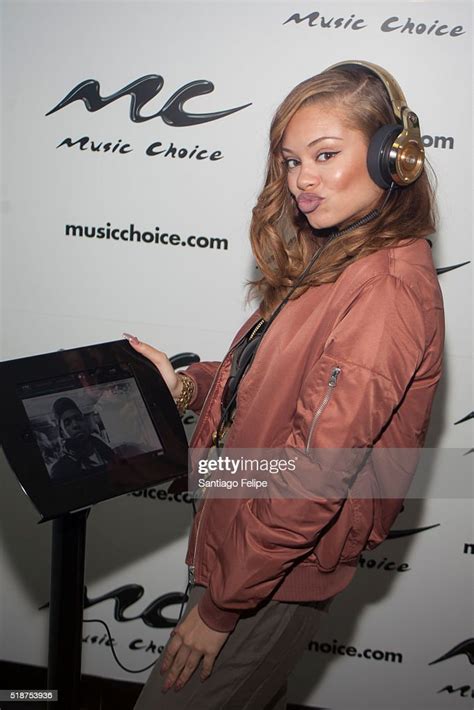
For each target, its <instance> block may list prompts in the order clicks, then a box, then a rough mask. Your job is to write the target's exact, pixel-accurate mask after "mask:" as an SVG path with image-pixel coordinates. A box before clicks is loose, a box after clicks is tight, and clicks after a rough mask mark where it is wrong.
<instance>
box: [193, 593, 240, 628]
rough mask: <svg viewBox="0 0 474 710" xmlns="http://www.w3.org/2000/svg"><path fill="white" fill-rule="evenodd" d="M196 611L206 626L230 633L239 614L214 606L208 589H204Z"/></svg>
mask: <svg viewBox="0 0 474 710" xmlns="http://www.w3.org/2000/svg"><path fill="white" fill-rule="evenodd" d="M198 612H199V616H200V617H201V619H202V620H203V621H204V623H205V624H206V626H209V628H210V629H214V631H221V632H223V633H230V632H231V631H233V630H234V629H235V625H236V624H237V622H238V620H239V618H240V614H239V613H238V612H237V611H227V610H225V609H221V608H220V607H218V606H216V605H215V604H214V602H213V601H212V598H211V594H210V592H209V589H206V591H205V592H204V595H203V596H202V597H201V599H200V601H199V604H198Z"/></svg>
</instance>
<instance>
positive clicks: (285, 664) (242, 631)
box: [134, 586, 332, 710]
mask: <svg viewBox="0 0 474 710" xmlns="http://www.w3.org/2000/svg"><path fill="white" fill-rule="evenodd" d="M204 591H205V588H204V587H200V586H195V587H193V589H192V591H191V594H190V597H189V602H188V604H187V606H186V612H185V615H186V614H187V613H188V612H189V610H190V609H191V608H192V607H193V606H195V604H197V603H198V601H199V599H200V598H201V596H202V594H203V593H204ZM331 601H332V599H327V600H325V601H324V602H316V603H315V604H296V603H291V604H290V603H286V602H277V601H270V602H268V603H267V604H265V605H264V606H263V607H261V608H260V609H259V610H258V611H256V612H255V613H252V614H249V615H246V616H242V617H241V618H240V619H239V621H238V623H237V626H236V627H235V629H234V631H233V632H232V633H231V634H230V636H229V638H228V639H227V641H226V643H225V644H224V646H223V647H222V649H221V652H220V653H219V655H218V657H217V659H216V661H215V663H214V668H213V671H212V674H211V675H210V677H209V678H208V679H207V680H205V681H204V682H201V680H200V678H199V669H196V671H195V672H194V673H193V675H192V676H191V678H190V680H189V681H188V682H187V683H186V685H185V686H184V687H183V688H182V689H181V690H179V691H177V692H175V691H174V690H173V688H171V690H169V691H168V692H167V693H166V694H163V693H162V692H161V689H162V684H163V680H164V678H163V677H162V676H161V675H160V673H159V662H158V661H157V663H156V665H155V666H154V667H153V670H152V672H151V674H150V677H149V678H148V681H147V682H146V684H145V686H144V687H143V690H142V692H141V694H140V697H139V698H138V700H137V703H136V705H135V708H134V710H191V709H192V710H284V709H285V708H286V683H287V678H288V675H289V673H290V672H291V670H292V669H293V667H294V666H295V665H296V662H297V661H298V659H299V657H300V656H301V654H302V653H303V651H304V650H305V648H306V647H307V645H308V643H309V641H310V640H311V639H312V638H313V637H314V636H315V634H316V633H317V632H318V630H319V627H320V625H321V621H322V620H323V619H324V614H325V613H327V612H328V610H329V606H330V604H331Z"/></svg>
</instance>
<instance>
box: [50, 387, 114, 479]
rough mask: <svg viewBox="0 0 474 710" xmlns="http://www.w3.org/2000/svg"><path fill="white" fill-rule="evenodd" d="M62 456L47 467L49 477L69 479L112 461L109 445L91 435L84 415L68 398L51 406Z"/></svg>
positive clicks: (111, 450) (112, 456) (111, 451)
mask: <svg viewBox="0 0 474 710" xmlns="http://www.w3.org/2000/svg"><path fill="white" fill-rule="evenodd" d="M53 413H54V416H55V418H56V422H57V425H58V432H59V439H60V442H61V445H62V450H63V455H62V456H61V458H60V459H58V461H56V463H55V464H54V465H53V467H52V468H51V477H52V478H73V477H75V476H77V475H81V474H83V473H84V472H85V471H89V472H91V471H93V470H94V469H95V468H97V467H99V466H105V465H107V464H108V463H110V462H112V461H114V460H115V458H116V457H115V454H114V451H113V449H111V448H110V446H107V444H106V443H105V442H104V441H102V439H100V438H99V437H98V436H95V435H94V434H91V432H90V430H89V426H88V423H87V421H86V418H85V417H84V414H83V413H82V412H81V410H80V409H79V407H78V406H77V404H76V403H75V402H74V401H73V400H72V399H70V398H69V397H60V398H59V399H57V400H56V401H55V402H54V404H53Z"/></svg>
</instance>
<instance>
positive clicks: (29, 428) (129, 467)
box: [0, 340, 187, 710]
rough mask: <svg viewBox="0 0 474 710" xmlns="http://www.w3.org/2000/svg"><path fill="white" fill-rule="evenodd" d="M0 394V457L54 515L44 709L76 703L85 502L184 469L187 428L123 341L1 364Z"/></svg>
mask: <svg viewBox="0 0 474 710" xmlns="http://www.w3.org/2000/svg"><path fill="white" fill-rule="evenodd" d="M0 391H2V407H1V409H0V436H1V444H2V446H3V449H4V451H5V455H6V457H7V459H8V462H9V464H10V466H11V468H12V470H13V472H14V473H15V475H16V477H17V479H18V481H19V482H20V485H21V487H22V489H23V491H24V492H25V493H26V494H27V496H28V497H29V498H30V500H31V501H32V503H33V504H34V506H35V508H36V509H37V510H38V511H39V513H40V514H41V516H42V519H41V522H45V521H48V520H49V521H52V560H51V590H50V604H49V615H50V616H49V648H48V689H49V690H57V691H58V699H57V701H51V702H48V708H51V710H79V706H80V678H81V649H82V614H83V609H84V567H85V544H86V525H87V517H88V514H89V512H90V509H91V506H92V505H94V504H95V503H98V502H100V501H104V500H108V499H109V498H113V497H115V496H119V495H124V494H125V493H129V492H131V491H134V490H137V489H139V488H147V487H150V486H153V485H158V484H160V483H164V482H169V481H174V482H175V483H176V482H177V481H176V479H178V478H182V477H184V476H186V474H187V440H186V434H185V431H184V428H183V425H182V422H181V418H180V416H179V414H178V410H177V408H176V405H175V403H174V401H173V399H172V397H171V395H170V392H169V390H168V388H167V386H166V384H165V383H164V381H163V379H162V377H161V375H160V374H159V372H158V370H157V369H156V368H155V367H154V366H153V365H151V364H150V363H149V362H148V360H146V359H145V358H143V357H141V356H140V355H138V354H137V353H136V352H135V351H134V350H133V349H132V348H131V346H130V345H129V343H128V342H126V341H123V340H119V341H114V342H111V343H101V344H98V345H91V346H86V347H82V348H76V349H73V350H61V351H58V352H54V353H47V354H44V355H37V356H33V357H28V358H21V359H17V360H9V361H4V362H1V363H0ZM131 431H134V432H135V434H134V436H132V437H131V436H130V435H129V433H130V432H131Z"/></svg>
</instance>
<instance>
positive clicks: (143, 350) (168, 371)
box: [124, 333, 183, 399]
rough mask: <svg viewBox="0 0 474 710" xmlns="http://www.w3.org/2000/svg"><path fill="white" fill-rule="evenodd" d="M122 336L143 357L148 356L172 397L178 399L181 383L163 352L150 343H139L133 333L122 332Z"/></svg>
mask: <svg viewBox="0 0 474 710" xmlns="http://www.w3.org/2000/svg"><path fill="white" fill-rule="evenodd" d="M124 336H125V338H127V340H128V342H129V343H130V345H131V346H132V348H133V349H134V350H136V351H137V353H140V354H141V355H144V357H146V358H148V360H150V362H152V363H153V365H155V367H156V368H157V369H158V370H159V371H160V374H161V376H162V378H163V379H164V381H165V383H166V385H167V386H168V389H169V391H170V392H171V396H172V397H173V399H178V397H179V395H180V394H181V390H182V388H183V383H182V382H181V378H180V377H178V375H177V373H176V372H175V370H174V368H173V365H172V364H171V362H170V361H169V360H168V358H167V356H166V355H165V353H163V352H161V350H157V349H156V348H153V347H152V346H151V345H147V343H141V342H140V341H139V340H138V338H137V337H136V336H135V335H129V334H128V333H124Z"/></svg>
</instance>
